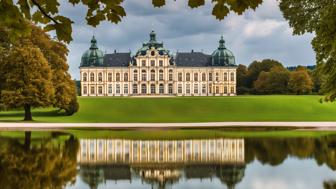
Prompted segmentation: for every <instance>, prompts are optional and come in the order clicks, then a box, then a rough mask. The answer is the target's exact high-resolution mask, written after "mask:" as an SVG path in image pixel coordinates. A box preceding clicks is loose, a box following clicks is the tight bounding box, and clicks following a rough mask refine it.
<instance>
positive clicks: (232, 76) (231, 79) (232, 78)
mask: <svg viewBox="0 0 336 189" xmlns="http://www.w3.org/2000/svg"><path fill="white" fill-rule="evenodd" d="M230 81H235V76H234V73H233V72H231V74H230Z"/></svg>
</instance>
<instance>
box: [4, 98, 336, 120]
mask: <svg viewBox="0 0 336 189" xmlns="http://www.w3.org/2000/svg"><path fill="white" fill-rule="evenodd" d="M320 98H321V97H320V96H280V95H276V96H237V97H173V98H108V97H91V98H87V97H86V98H85V97H80V98H79V103H80V111H79V112H78V113H77V114H75V115H73V116H63V115H62V114H61V113H58V112H57V111H55V109H51V108H48V109H35V110H34V111H33V118H34V120H35V121H36V122H68V123H71V122H101V123H108V122H219V121H336V104H335V103H322V104H321V103H319V99H320ZM22 119H23V111H9V112H0V122H1V121H20V120H22Z"/></svg>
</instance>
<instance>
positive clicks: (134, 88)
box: [133, 84, 138, 94]
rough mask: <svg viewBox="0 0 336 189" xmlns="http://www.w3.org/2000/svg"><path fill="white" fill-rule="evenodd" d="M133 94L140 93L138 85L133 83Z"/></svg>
mask: <svg viewBox="0 0 336 189" xmlns="http://www.w3.org/2000/svg"><path fill="white" fill-rule="evenodd" d="M133 94H138V85H137V84H133Z"/></svg>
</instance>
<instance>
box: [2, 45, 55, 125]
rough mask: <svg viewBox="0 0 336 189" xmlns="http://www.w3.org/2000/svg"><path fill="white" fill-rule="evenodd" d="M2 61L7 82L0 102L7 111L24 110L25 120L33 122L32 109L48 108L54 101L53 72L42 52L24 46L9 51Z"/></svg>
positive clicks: (29, 46)
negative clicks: (13, 109) (9, 109)
mask: <svg viewBox="0 0 336 189" xmlns="http://www.w3.org/2000/svg"><path fill="white" fill-rule="evenodd" d="M6 53H8V57H7V58H6V59H5V60H4V61H1V62H0V63H1V66H0V67H1V69H3V70H5V71H4V72H3V77H4V78H5V82H4V84H3V87H2V91H1V102H2V104H4V106H5V107H6V108H24V110H25V117H24V120H32V114H31V108H32V107H48V106H50V105H52V103H53V100H54V87H53V85H52V82H51V69H50V66H49V64H48V62H47V60H46V59H45V58H44V56H43V54H42V53H41V51H40V50H39V49H38V48H36V47H34V46H33V45H31V44H24V45H22V46H17V47H13V48H11V49H10V50H9V51H7V52H6Z"/></svg>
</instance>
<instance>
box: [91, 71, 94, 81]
mask: <svg viewBox="0 0 336 189" xmlns="http://www.w3.org/2000/svg"><path fill="white" fill-rule="evenodd" d="M94 80H95V79H94V73H90V81H94Z"/></svg>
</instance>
